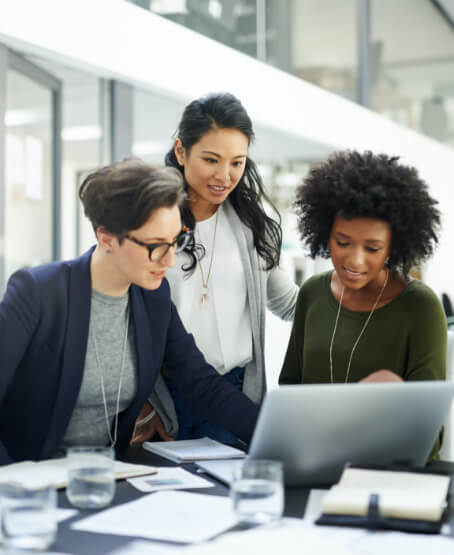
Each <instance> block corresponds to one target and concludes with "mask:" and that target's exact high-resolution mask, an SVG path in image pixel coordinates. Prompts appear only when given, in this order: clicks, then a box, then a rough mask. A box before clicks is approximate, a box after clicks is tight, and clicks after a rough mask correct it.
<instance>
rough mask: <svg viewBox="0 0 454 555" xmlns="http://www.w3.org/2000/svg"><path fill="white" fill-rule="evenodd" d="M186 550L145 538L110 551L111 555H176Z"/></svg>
mask: <svg viewBox="0 0 454 555" xmlns="http://www.w3.org/2000/svg"><path fill="white" fill-rule="evenodd" d="M185 551H186V550H185V548H182V547H180V546H179V547H175V546H172V545H164V544H159V543H156V542H150V541H145V540H135V541H132V542H129V543H127V544H126V545H122V546H121V547H120V548H119V549H115V550H114V551H110V552H109V555H175V554H176V553H180V554H181V553H182V552H183V553H184V552H185Z"/></svg>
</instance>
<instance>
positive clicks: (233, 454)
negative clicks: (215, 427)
mask: <svg viewBox="0 0 454 555" xmlns="http://www.w3.org/2000/svg"><path fill="white" fill-rule="evenodd" d="M142 447H143V448H144V449H146V450H147V451H150V452H151V453H155V454H156V455H160V456H161V457H165V458H166V459H169V460H171V461H173V462H176V463H184V462H194V461H202V460H212V459H241V458H243V457H245V456H246V453H244V451H241V449H237V448H236V447H231V446H230V445H225V444H224V443H220V442H219V441H216V440H214V439H210V438H208V437H204V438H201V439H184V440H179V441H146V442H144V443H142Z"/></svg>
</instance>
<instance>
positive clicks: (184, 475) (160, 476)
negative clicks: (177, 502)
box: [128, 466, 214, 493]
mask: <svg viewBox="0 0 454 555" xmlns="http://www.w3.org/2000/svg"><path fill="white" fill-rule="evenodd" d="M128 482H129V483H130V484H131V485H132V486H134V487H135V488H137V489H138V490H139V491H143V492H145V493H150V492H152V491H161V490H171V489H191V488H211V487H213V486H214V484H213V483H212V482H209V481H208V480H204V479H203V478H200V477H199V476H196V475H195V474H191V472H188V471H187V470H183V468H178V467H175V466H170V467H164V466H161V467H159V468H158V469H157V472H156V473H155V474H153V475H152V476H142V477H140V478H129V479H128Z"/></svg>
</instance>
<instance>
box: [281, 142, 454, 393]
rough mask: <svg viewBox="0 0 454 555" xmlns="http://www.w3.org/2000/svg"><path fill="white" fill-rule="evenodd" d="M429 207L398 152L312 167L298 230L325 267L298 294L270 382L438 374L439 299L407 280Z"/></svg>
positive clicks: (442, 330) (441, 354)
mask: <svg viewBox="0 0 454 555" xmlns="http://www.w3.org/2000/svg"><path fill="white" fill-rule="evenodd" d="M436 204H437V201H436V200H434V199H433V198H432V197H431V196H430V195H429V193H428V188H427V185H426V184H425V183H424V182H423V181H422V180H421V179H420V178H419V177H418V174H417V172H416V170H415V169H414V168H411V167H408V166H405V165H403V164H401V163H399V159H398V157H390V156H387V155H385V154H373V153H372V152H365V153H363V154H362V153H359V152H351V151H347V152H340V153H336V154H334V155H333V156H332V157H330V158H329V159H328V161H326V162H324V163H322V164H321V165H319V166H318V167H315V168H314V169H312V171H311V172H310V174H309V176H308V178H307V179H306V180H305V182H304V184H303V185H302V186H301V187H300V189H299V190H298V194H297V200H296V203H295V206H296V210H297V215H298V228H299V232H300V235H301V239H302V241H303V244H304V245H305V246H306V247H308V248H309V250H310V254H311V256H312V257H313V258H314V257H316V256H322V257H324V258H331V261H332V264H333V266H334V270H332V271H329V272H326V273H323V274H319V275H316V276H313V277H311V278H310V279H308V280H307V281H306V282H305V283H304V284H303V286H302V288H301V290H300V293H299V297H298V302H297V307H296V313H295V319H294V324H293V330H292V334H291V337H290V341H289V345H288V349H287V354H286V357H285V361H284V365H283V368H282V371H281V374H280V378H279V383H281V384H296V383H325V382H327V383H346V382H359V381H407V380H434V379H436V380H440V379H444V378H445V360H446V335H447V334H446V329H447V328H446V318H445V316H444V313H443V309H442V307H441V303H440V302H439V300H438V298H437V297H436V295H435V293H434V292H433V291H432V290H431V289H430V288H429V287H428V286H427V285H424V284H423V283H422V282H421V281H419V280H416V279H412V278H411V277H410V276H409V272H410V270H411V269H412V268H413V267H415V266H417V265H418V264H420V263H421V262H423V261H424V260H426V259H427V258H428V257H429V256H430V255H431V254H432V252H433V250H434V246H435V244H436V243H437V232H438V229H439V225H440V214H439V211H438V210H437V208H436Z"/></svg>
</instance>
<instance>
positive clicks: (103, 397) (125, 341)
mask: <svg viewBox="0 0 454 555" xmlns="http://www.w3.org/2000/svg"><path fill="white" fill-rule="evenodd" d="M128 327H129V304H128V306H127V307H126V326H125V335H124V338H123V350H122V354H121V368H120V379H119V382H118V390H117V400H116V406H115V416H114V426H113V428H114V430H113V437H112V434H111V433H110V425H109V412H108V410H107V399H106V390H105V387H104V374H103V371H102V366H101V364H100V361H99V355H98V345H97V341H96V333H95V328H94V326H93V345H94V347H95V356H96V365H97V367H98V372H99V374H100V378H101V393H102V401H103V405H104V416H105V419H106V426H107V433H108V434H109V439H110V446H111V447H115V444H116V442H117V432H118V413H119V410H120V394H121V386H122V384H123V373H124V368H125V358H126V343H127V341H128Z"/></svg>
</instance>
